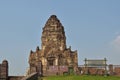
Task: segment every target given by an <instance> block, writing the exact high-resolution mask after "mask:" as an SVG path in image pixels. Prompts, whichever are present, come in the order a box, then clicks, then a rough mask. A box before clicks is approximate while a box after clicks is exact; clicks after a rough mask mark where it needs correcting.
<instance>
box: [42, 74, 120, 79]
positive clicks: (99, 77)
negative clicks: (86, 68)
mask: <svg viewBox="0 0 120 80" xmlns="http://www.w3.org/2000/svg"><path fill="white" fill-rule="evenodd" d="M42 80H120V77H116V76H106V77H105V76H88V75H82V76H81V75H71V76H49V77H43V78H42Z"/></svg>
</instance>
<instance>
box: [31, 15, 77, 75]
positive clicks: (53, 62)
mask: <svg viewBox="0 0 120 80" xmlns="http://www.w3.org/2000/svg"><path fill="white" fill-rule="evenodd" d="M41 41H42V44H41V49H39V47H37V48H36V51H35V52H33V51H31V52H30V56H29V65H30V69H29V74H31V73H33V72H38V73H40V74H41V73H42V74H43V75H52V74H63V72H68V71H69V67H72V68H73V71H74V72H75V71H76V69H77V66H78V57H77V51H71V47H69V48H67V47H66V36H65V32H64V27H63V26H62V24H61V22H60V21H59V20H58V18H57V17H56V16H55V15H52V16H50V18H49V19H48V21H47V22H46V24H45V26H44V27H43V32H42V37H41Z"/></svg>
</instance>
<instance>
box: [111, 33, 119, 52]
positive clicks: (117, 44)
mask: <svg viewBox="0 0 120 80" xmlns="http://www.w3.org/2000/svg"><path fill="white" fill-rule="evenodd" d="M112 47H113V49H114V50H115V51H118V52H120V35H118V36H117V37H116V38H115V39H114V40H113V41H112Z"/></svg>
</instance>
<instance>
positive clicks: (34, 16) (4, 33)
mask: <svg viewBox="0 0 120 80" xmlns="http://www.w3.org/2000/svg"><path fill="white" fill-rule="evenodd" d="M53 14H55V15H57V17H58V19H59V20H60V21H61V23H62V25H63V26H64V28H65V34H66V37H67V41H66V42H67V47H69V46H71V48H72V50H73V51H74V50H77V51H78V57H79V61H78V62H79V65H83V64H84V59H85V58H88V59H104V58H107V60H108V61H107V63H108V64H119V65H120V0H0V63H1V62H2V60H4V59H7V60H8V62H9V71H10V72H9V75H23V74H25V72H26V69H27V68H28V67H29V65H28V57H29V53H30V50H31V49H32V50H33V51H35V49H36V47H37V46H40V47H41V33H42V28H43V27H44V25H45V23H46V21H47V19H48V18H49V17H50V15H53Z"/></svg>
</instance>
